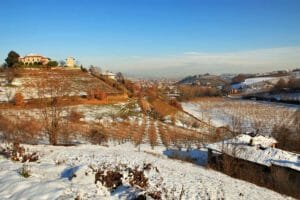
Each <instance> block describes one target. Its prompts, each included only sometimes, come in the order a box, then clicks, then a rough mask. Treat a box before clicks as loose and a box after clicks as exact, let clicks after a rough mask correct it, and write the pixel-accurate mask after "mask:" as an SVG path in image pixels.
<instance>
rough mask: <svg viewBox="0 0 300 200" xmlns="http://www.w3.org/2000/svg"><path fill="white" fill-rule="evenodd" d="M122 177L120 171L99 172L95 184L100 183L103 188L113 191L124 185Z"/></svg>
mask: <svg viewBox="0 0 300 200" xmlns="http://www.w3.org/2000/svg"><path fill="white" fill-rule="evenodd" d="M122 177H123V175H122V174H121V173H120V172H118V171H104V170H98V171H97V173H96V174H95V184H97V182H98V181H99V182H100V183H101V184H102V185H103V186H105V187H107V188H109V189H110V190H113V189H116V188H117V187H119V186H120V185H122Z"/></svg>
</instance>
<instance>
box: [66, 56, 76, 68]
mask: <svg viewBox="0 0 300 200" xmlns="http://www.w3.org/2000/svg"><path fill="white" fill-rule="evenodd" d="M66 66H67V67H75V58H73V57H68V58H67V59H66Z"/></svg>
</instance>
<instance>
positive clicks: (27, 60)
mask: <svg viewBox="0 0 300 200" xmlns="http://www.w3.org/2000/svg"><path fill="white" fill-rule="evenodd" d="M19 61H20V62H22V63H24V64H25V65H29V64H35V63H40V64H43V65H45V64H47V63H48V62H49V61H50V59H49V58H47V57H45V56H42V55H39V54H33V53H31V54H28V55H26V56H24V57H19Z"/></svg>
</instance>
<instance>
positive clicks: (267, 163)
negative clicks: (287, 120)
mask: <svg viewBox="0 0 300 200" xmlns="http://www.w3.org/2000/svg"><path fill="white" fill-rule="evenodd" d="M276 143H277V142H276V140H275V139H273V138H271V137H265V136H255V137H251V136H249V135H244V134H242V135H239V136H237V137H235V138H233V139H229V140H225V141H222V142H218V143H214V144H210V145H208V146H207V148H208V164H209V166H210V167H212V168H213V169H215V170H218V171H221V172H223V173H225V174H228V175H230V176H233V177H235V178H239V179H243V180H246V181H249V182H252V183H255V184H257V185H260V186H263V187H267V188H270V189H273V190H275V191H277V192H280V193H283V194H287V195H290V196H293V197H296V198H300V190H299V188H300V155H299V154H296V153H292V152H288V151H283V150H281V149H277V148H273V147H274V146H275V144H276Z"/></svg>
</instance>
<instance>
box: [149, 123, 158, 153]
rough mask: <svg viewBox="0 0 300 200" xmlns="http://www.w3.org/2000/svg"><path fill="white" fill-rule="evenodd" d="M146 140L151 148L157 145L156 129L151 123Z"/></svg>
mask: <svg viewBox="0 0 300 200" xmlns="http://www.w3.org/2000/svg"><path fill="white" fill-rule="evenodd" d="M148 138H149V141H150V144H151V147H152V148H153V147H154V146H156V145H157V135H156V128H155V125H154V124H153V123H151V126H150V129H149V131H148Z"/></svg>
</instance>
